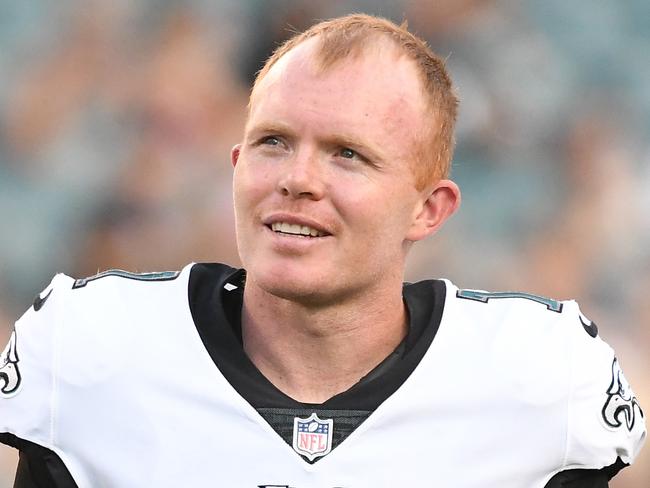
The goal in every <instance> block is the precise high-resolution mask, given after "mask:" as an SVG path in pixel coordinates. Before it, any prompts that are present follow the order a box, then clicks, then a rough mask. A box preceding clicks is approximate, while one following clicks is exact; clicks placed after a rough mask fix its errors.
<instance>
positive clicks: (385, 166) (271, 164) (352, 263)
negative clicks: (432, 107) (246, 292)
mask: <svg viewBox="0 0 650 488" xmlns="http://www.w3.org/2000/svg"><path fill="white" fill-rule="evenodd" d="M311 49H313V46H312V45H311V44H310V43H304V44H303V45H301V46H299V47H298V48H296V49H294V50H293V51H291V52H290V53H288V54H287V55H286V56H285V57H283V58H282V59H281V60H280V61H279V62H278V63H277V64H276V65H275V66H274V67H273V68H272V69H271V71H270V72H269V74H268V75H267V77H266V78H265V79H264V80H263V81H262V82H261V84H260V85H259V86H258V87H257V89H256V91H255V94H254V96H253V103H252V107H251V113H250V117H249V120H248V123H247V126H246V137H245V140H244V142H243V144H242V146H241V149H238V153H237V154H236V157H235V161H234V162H235V163H236V165H235V176H234V194H235V208H236V216H237V236H238V245H239V250H240V255H241V258H242V261H243V263H244V266H245V267H246V268H247V269H248V270H249V275H253V276H254V280H255V282H256V283H259V284H260V285H261V286H263V287H264V288H266V289H268V290H269V291H271V292H272V293H277V294H279V295H281V296H286V297H292V298H294V299H299V298H300V296H301V295H302V296H305V297H309V298H310V299H313V298H314V297H315V296H320V297H321V298H322V299H332V298H335V299H340V298H341V297H343V296H346V295H350V294H354V293H356V292H360V291H362V290H364V289H366V288H368V287H375V286H376V285H377V284H378V283H381V282H382V280H384V279H385V278H386V277H389V279H390V282H391V283H392V282H394V280H395V279H397V280H401V275H402V272H403V267H404V258H405V254H406V249H407V247H408V246H407V243H408V241H409V235H408V234H409V231H410V230H411V224H412V221H413V219H414V213H415V212H416V210H417V208H418V205H420V204H421V203H420V202H421V200H422V193H421V192H418V191H417V190H416V189H415V186H414V183H413V176H412V174H411V171H410V170H409V167H410V164H411V160H412V158H413V157H414V156H413V148H414V146H415V144H416V140H415V136H416V134H418V133H419V131H421V128H422V124H423V116H424V114H423V109H422V107H423V106H424V103H423V100H422V96H421V94H420V82H419V79H418V77H417V74H416V72H415V68H414V67H413V66H412V65H411V63H410V62H409V61H407V60H405V59H403V58H398V57H397V56H396V54H395V53H392V52H391V53H388V56H385V57H383V59H386V57H392V58H393V59H391V62H389V63H387V62H384V63H382V62H377V60H376V59H374V57H375V56H372V55H371V57H366V58H359V59H352V60H346V61H344V62H343V63H341V64H338V65H335V66H334V67H332V68H331V69H330V70H328V71H326V72H324V73H318V72H317V71H316V70H315V69H314V67H313V66H312V65H311V62H310V60H309V56H310V50H311ZM278 122H279V123H282V124H283V125H285V126H286V127H287V128H288V129H289V130H290V131H291V137H290V138H289V136H288V135H285V134H279V135H280V136H282V137H286V138H287V139H290V141H287V143H286V147H284V148H282V149H281V150H280V149H277V150H276V149H273V150H269V148H268V147H263V148H260V147H256V146H253V145H252V143H253V142H254V141H253V140H252V139H253V137H254V136H255V134H252V132H254V131H255V129H256V127H257V126H259V125H262V124H264V123H278ZM338 134H343V135H351V136H353V137H354V138H355V139H357V140H359V141H362V142H363V144H364V145H365V146H367V147H368V148H370V149H371V151H372V152H373V153H375V154H377V155H378V156H379V157H377V158H373V160H372V161H371V163H372V164H369V163H365V162H362V161H349V160H343V159H342V158H340V157H337V155H336V151H337V150H340V148H337V147H330V146H329V145H328V140H329V138H331V137H333V136H336V135H338ZM364 149H365V148H358V150H359V152H361V153H363V151H364ZM272 151H275V152H272ZM283 184H288V185H292V184H294V185H296V187H297V188H299V190H298V191H299V192H302V196H301V197H297V196H296V195H283V194H282V192H281V190H279V186H282V185H283ZM275 210H288V211H291V212H296V213H299V214H301V215H306V216H309V217H310V218H313V219H314V220H316V221H318V222H322V223H323V224H324V225H325V226H326V227H327V228H328V229H331V231H332V232H331V233H332V234H333V236H332V238H330V239H329V240H328V241H327V242H323V243H322V245H320V246H312V248H311V249H309V250H308V251H305V252H295V253H281V252H278V251H277V249H274V247H273V246H271V245H269V243H268V240H267V239H266V237H265V234H264V233H263V232H262V231H263V230H264V229H263V228H261V227H262V226H261V225H260V223H259V222H260V219H261V218H262V217H263V216H264V215H265V213H268V212H272V211H275Z"/></svg>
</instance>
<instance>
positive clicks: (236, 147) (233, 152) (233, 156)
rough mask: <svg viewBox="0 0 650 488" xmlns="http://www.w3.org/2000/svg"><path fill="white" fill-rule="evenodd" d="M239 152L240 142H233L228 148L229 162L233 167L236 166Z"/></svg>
mask: <svg viewBox="0 0 650 488" xmlns="http://www.w3.org/2000/svg"><path fill="white" fill-rule="evenodd" d="M240 153H241V144H235V145H234V146H233V147H232V149H231V150H230V163H231V164H232V166H233V168H234V167H235V166H237V161H239V154H240Z"/></svg>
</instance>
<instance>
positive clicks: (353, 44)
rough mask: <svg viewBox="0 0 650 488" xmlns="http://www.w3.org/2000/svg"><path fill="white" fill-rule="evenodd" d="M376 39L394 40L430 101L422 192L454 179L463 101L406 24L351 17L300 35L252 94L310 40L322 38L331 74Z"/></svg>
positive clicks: (323, 65) (420, 160)
mask: <svg viewBox="0 0 650 488" xmlns="http://www.w3.org/2000/svg"><path fill="white" fill-rule="evenodd" d="M377 36H380V37H382V38H387V39H389V40H390V41H392V44H393V45H394V46H395V47H396V48H397V51H398V53H399V54H401V55H405V56H407V58H409V59H411V60H412V61H413V62H414V63H415V66H416V69H417V71H418V73H419V74H420V80H421V83H422V88H423V95H424V99H425V100H426V101H427V102H428V107H427V108H428V110H427V111H426V112H425V114H426V115H428V116H429V117H430V120H431V123H430V124H429V127H427V128H425V133H424V134H422V136H421V141H420V144H419V146H420V147H419V148H418V150H417V151H416V154H415V158H414V160H415V161H414V163H415V164H414V168H413V173H414V175H415V181H416V186H417V187H418V189H423V188H424V187H425V186H426V185H427V184H429V183H431V182H434V181H437V180H438V179H440V178H446V177H448V175H449V171H450V168H451V158H452V155H453V150H454V125H455V122H456V113H457V108H458V98H457V97H456V95H455V93H454V89H453V86H452V83H451V79H450V77H449V74H448V73H447V70H446V68H445V62H444V60H443V59H442V58H440V57H439V56H438V55H436V54H435V53H434V52H433V51H432V50H431V49H430V48H429V46H428V45H427V43H426V42H425V41H424V40H422V39H420V38H419V37H417V36H415V35H414V34H412V33H411V32H409V31H408V26H407V23H406V22H404V23H403V24H402V25H397V24H395V23H393V22H391V21H390V20H387V19H384V18H381V17H374V16H371V15H366V14H351V15H347V16H344V17H338V18H335V19H331V20H326V21H323V22H319V23H318V24H315V25H313V26H312V27H310V28H309V29H308V30H306V31H304V32H302V33H298V34H295V35H294V36H293V37H291V38H290V39H288V40H287V41H285V42H284V43H283V44H281V45H280V46H279V47H278V48H277V49H276V50H275V51H274V52H273V54H272V55H271V56H270V57H269V58H268V59H267V61H266V63H265V64H264V66H263V67H262V69H261V70H260V71H259V72H258V73H257V76H256V78H255V82H254V84H253V90H252V92H254V91H255V88H256V87H257V85H258V84H259V83H260V81H261V80H262V79H263V78H264V77H265V76H266V75H267V73H268V72H269V70H270V69H271V68H272V67H273V65H274V64H275V63H276V62H277V61H278V60H279V59H280V58H281V57H282V56H284V55H285V54H286V53H287V52H289V51H290V50H291V49H293V48H294V47H296V46H298V45H299V44H301V43H302V42H304V41H306V40H308V39H311V38H313V37H318V38H319V40H320V42H319V44H318V46H317V48H316V49H317V51H316V59H315V61H316V62H317V63H318V66H319V68H320V69H322V70H327V69H328V68H330V67H332V66H333V65H334V64H336V63H337V62H339V61H341V60H344V59H348V58H349V57H351V56H358V55H360V54H362V53H364V51H365V49H367V46H370V45H372V43H371V42H369V41H372V38H373V37H374V38H376V37H377Z"/></svg>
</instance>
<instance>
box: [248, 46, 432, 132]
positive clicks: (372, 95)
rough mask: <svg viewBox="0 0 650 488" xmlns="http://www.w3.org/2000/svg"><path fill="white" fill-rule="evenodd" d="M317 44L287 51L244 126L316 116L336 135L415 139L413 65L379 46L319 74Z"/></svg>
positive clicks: (419, 104)
mask: <svg viewBox="0 0 650 488" xmlns="http://www.w3.org/2000/svg"><path fill="white" fill-rule="evenodd" d="M317 42H318V41H317V40H316V39H310V40H307V41H305V42H303V43H302V44H300V45H298V46H296V47H295V48H293V49H292V50H291V51H289V52H288V53H287V54H285V55H284V56H283V57H282V58H280V59H279V60H278V61H277V62H276V64H275V65H273V66H272V67H271V69H270V70H269V71H268V73H267V74H266V76H265V77H264V78H263V79H261V80H260V81H259V83H258V84H257V86H256V87H255V90H254V92H253V93H252V95H251V108H250V114H249V123H255V122H256V121H259V119H260V118H267V117H279V118H283V117H291V116H293V115H296V114H299V115H300V117H301V118H304V119H307V120H309V119H310V118H318V117H322V118H323V120H321V121H320V122H321V123H323V122H329V123H328V124H327V125H328V126H335V127H336V128H337V129H338V130H344V129H350V130H355V129H358V128H362V129H363V130H364V132H368V133H371V135H372V134H373V133H374V135H376V136H379V137H385V136H387V135H391V134H392V135H394V136H395V137H402V138H405V137H406V140H410V139H412V138H413V137H415V133H416V132H417V131H419V130H420V129H421V128H422V127H421V126H422V124H423V123H424V113H425V110H424V107H425V103H424V97H423V93H422V84H421V82H420V78H419V76H418V73H417V70H416V68H415V64H414V62H413V61H411V60H409V59H407V58H406V57H404V56H400V55H399V53H398V52H397V49H396V48H394V47H392V46H390V45H388V44H387V43H385V42H384V43H381V42H380V43H377V45H375V46H373V47H370V48H367V49H365V50H364V51H363V52H361V53H359V55H357V56H349V57H348V58H346V59H343V60H340V61H338V62H336V63H335V64H334V65H332V66H330V67H327V68H326V69H321V68H320V67H319V64H318V63H317V62H316V61H315V60H316V59H317V58H316V56H317ZM414 131H416V132H414ZM417 133H419V132H417ZM403 140H404V139H403ZM406 140H404V142H406Z"/></svg>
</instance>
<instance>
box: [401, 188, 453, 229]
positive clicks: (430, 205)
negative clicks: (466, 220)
mask: <svg viewBox="0 0 650 488" xmlns="http://www.w3.org/2000/svg"><path fill="white" fill-rule="evenodd" d="M459 205H460V188H458V185H457V184H456V183H454V182H453V181H451V180H439V181H438V182H437V183H436V184H435V185H434V187H433V188H428V189H427V190H426V191H425V192H424V194H423V199H422V200H421V201H420V204H419V205H418V207H417V208H416V209H415V219H414V220H413V223H412V224H411V227H410V228H409V230H408V232H407V234H406V239H407V240H409V241H413V242H414V241H420V240H422V239H424V238H425V237H427V236H430V235H431V234H433V233H434V232H436V231H437V230H438V229H439V228H440V227H441V226H442V224H444V223H445V222H446V220H447V219H448V218H449V217H451V216H452V214H453V213H454V212H455V211H456V210H457V209H458V206H459Z"/></svg>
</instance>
